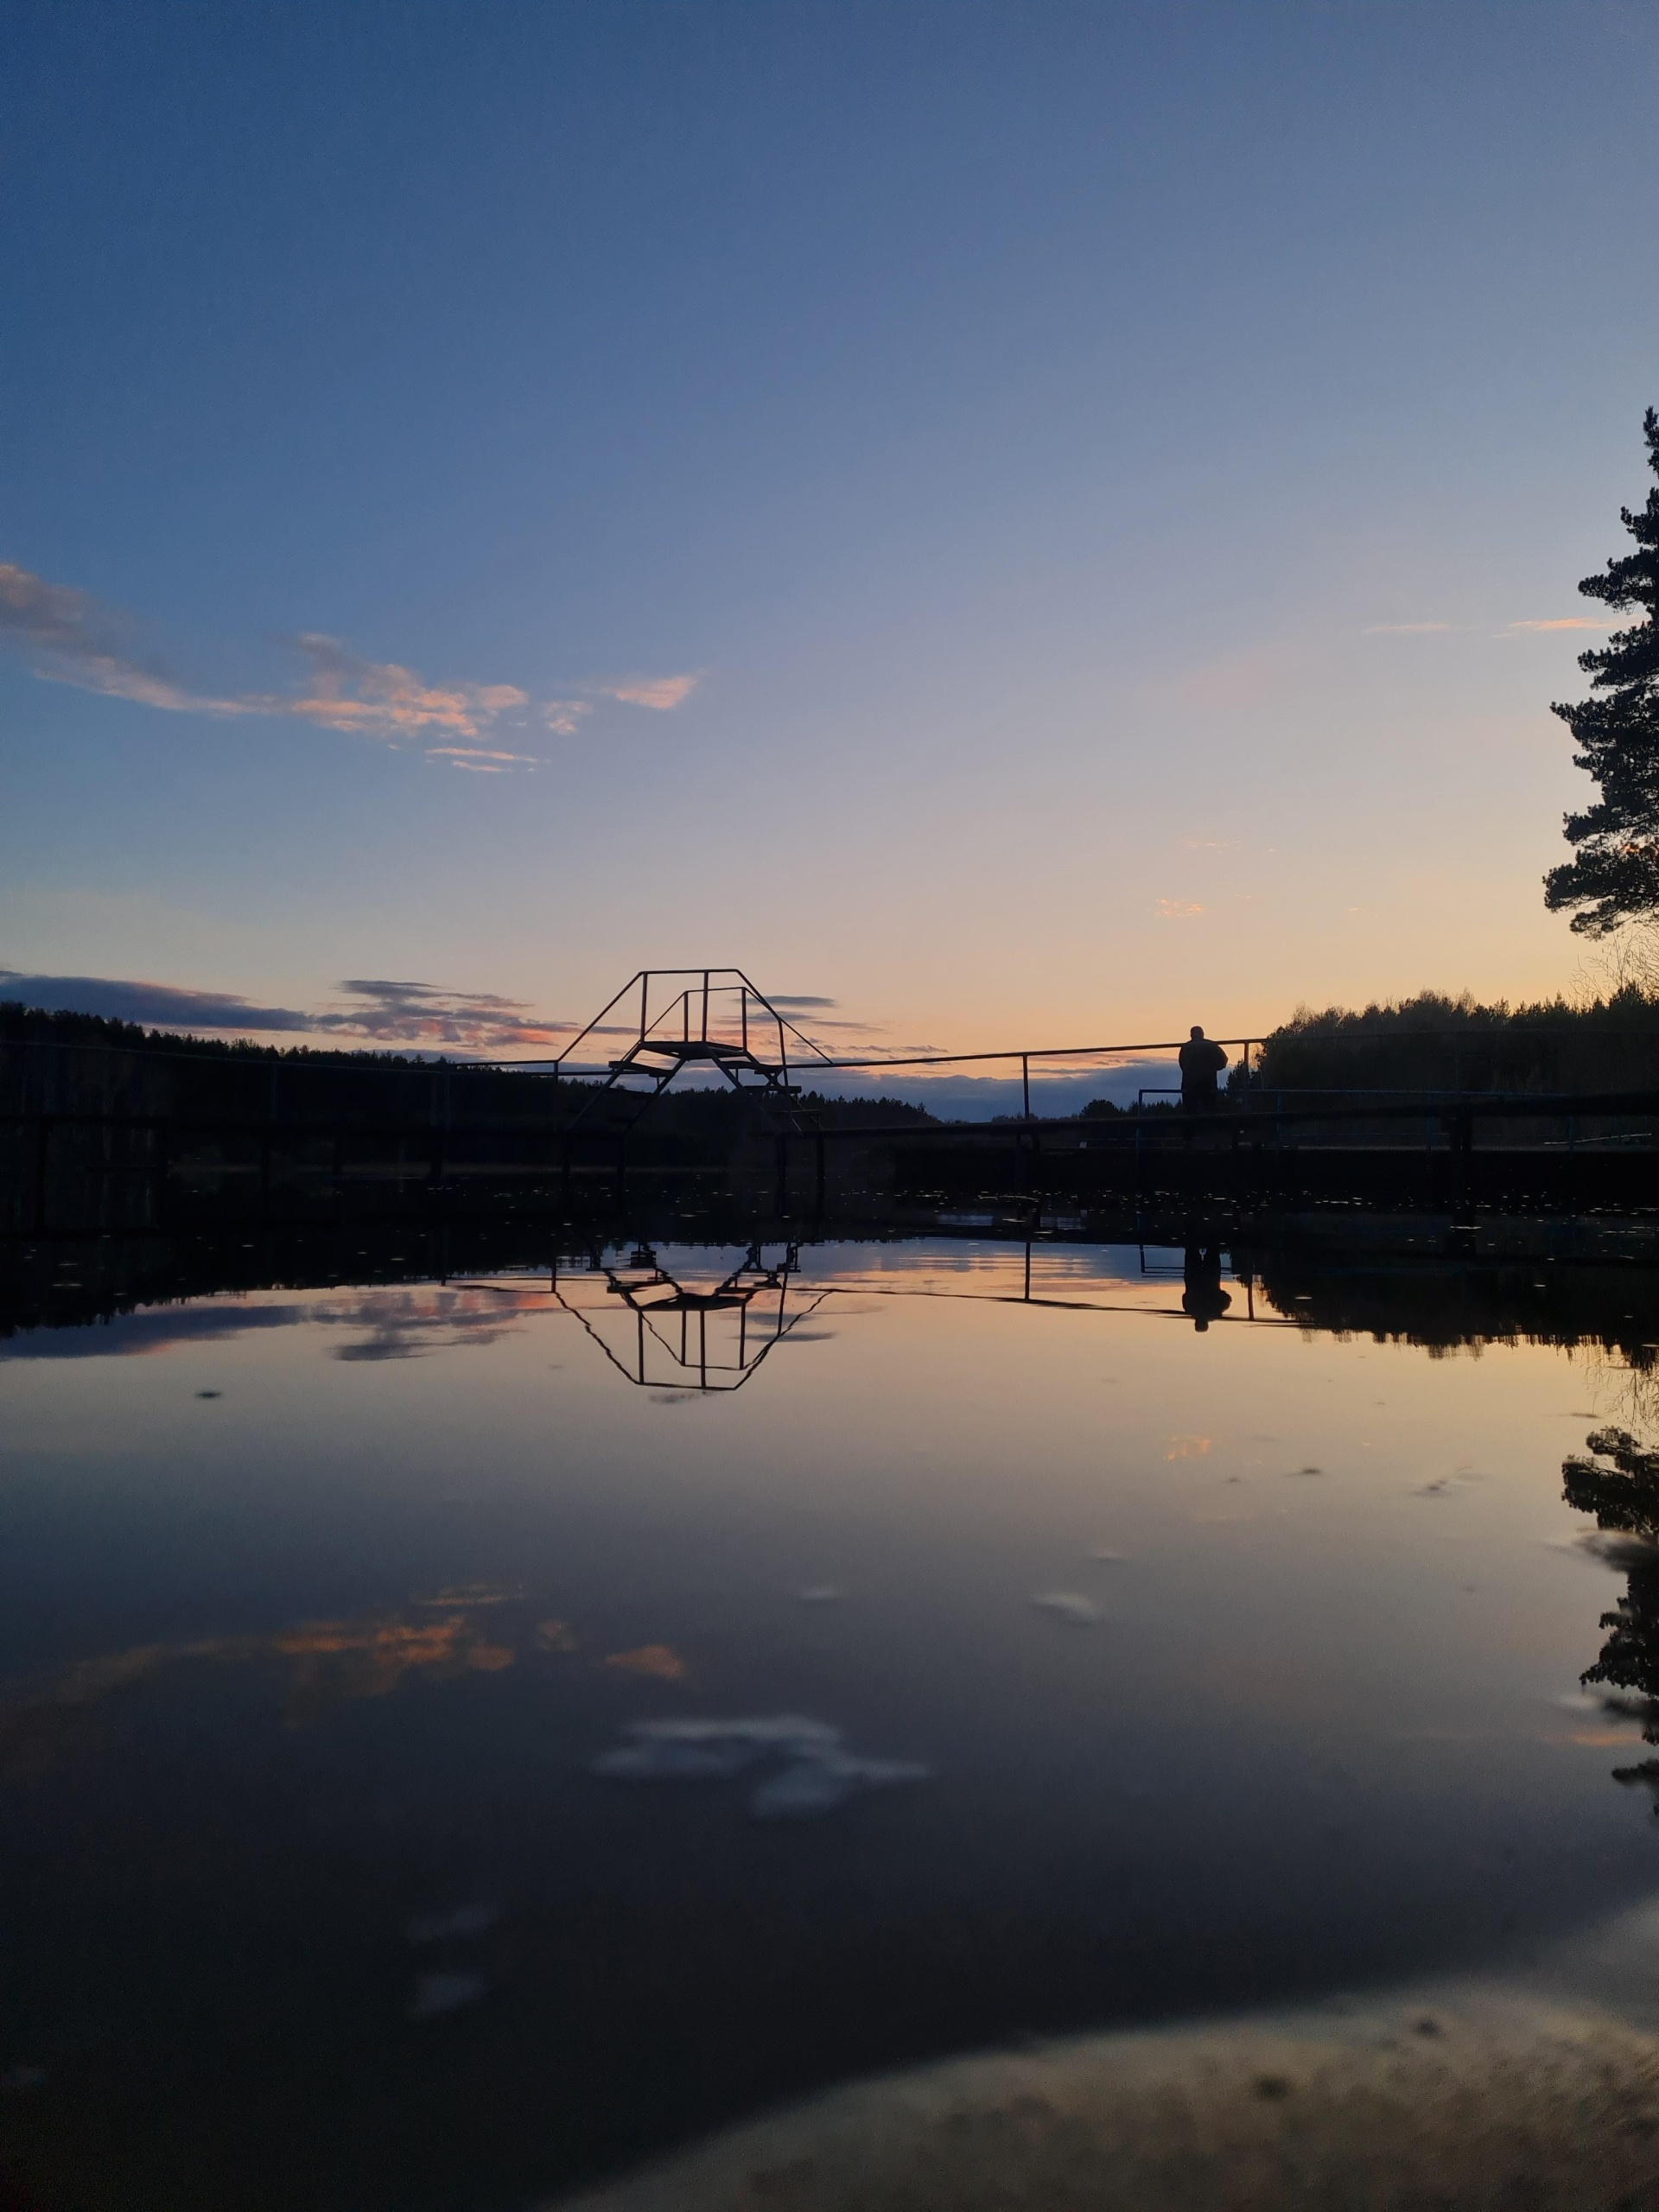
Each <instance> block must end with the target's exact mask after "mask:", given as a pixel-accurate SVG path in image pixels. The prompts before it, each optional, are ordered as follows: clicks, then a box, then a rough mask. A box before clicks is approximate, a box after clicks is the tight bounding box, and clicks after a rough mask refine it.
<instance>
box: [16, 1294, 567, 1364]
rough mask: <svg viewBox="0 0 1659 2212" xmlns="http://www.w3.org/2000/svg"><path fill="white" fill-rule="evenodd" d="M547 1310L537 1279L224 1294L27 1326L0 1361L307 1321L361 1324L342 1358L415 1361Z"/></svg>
mask: <svg viewBox="0 0 1659 2212" xmlns="http://www.w3.org/2000/svg"><path fill="white" fill-rule="evenodd" d="M555 1310H556V1309H555ZM546 1311H548V1295H547V1293H546V1291H545V1289H543V1288H542V1287H539V1286H531V1285H526V1286H524V1287H522V1288H521V1287H518V1286H513V1287H506V1286H504V1285H499V1284H497V1285H491V1286H489V1287H484V1286H480V1285H461V1286H459V1287H457V1286H454V1285H449V1284H443V1283H420V1284H414V1285H407V1284H401V1283H399V1284H388V1285H386V1286H385V1287H383V1288H376V1289H371V1290H366V1291H353V1292H350V1293H348V1294H339V1293H336V1294H329V1295H327V1296H322V1297H319V1298H316V1299H308V1300H306V1301H305V1302H304V1303H303V1304H296V1303H294V1302H291V1301H283V1302H282V1303H277V1302H275V1301H270V1302H266V1301H264V1300H260V1299H258V1298H257V1297H256V1298H246V1297H236V1296H218V1297H214V1298H213V1299H211V1300H201V1301H200V1302H198V1303H193V1304H190V1305H187V1306H160V1307H156V1308H155V1309H153V1310H151V1311H149V1312H145V1313H122V1314H118V1315H116V1316H115V1317H114V1319H111V1320H108V1321H96V1322H92V1323H84V1324H80V1325H77V1326H75V1327H73V1328H68V1329H32V1330H29V1331H27V1332H22V1333H20V1334H19V1335H17V1336H15V1337H10V1338H4V1339H3V1340H0V1359H115V1358H133V1357H142V1356H143V1355H144V1354H147V1353H156V1352H165V1351H171V1350H173V1349H174V1348H175V1346H179V1345H185V1346H188V1345H191V1344H212V1343H216V1342H219V1341H221V1340H222V1339H224V1338H227V1337H237V1336H241V1335H243V1334H245V1332H247V1331H249V1330H253V1329H286V1328H291V1327H293V1326H295V1325H296V1324H299V1323H302V1322H311V1323H314V1324H315V1325H317V1326H318V1327H321V1328H326V1329H353V1330H359V1331H361V1332H364V1333H363V1334H362V1336H361V1338H360V1339H359V1341H358V1342H357V1343H355V1344H340V1345H337V1346H335V1347H334V1357H335V1358H336V1359H350V1360H356V1359H371V1360H372V1359H412V1358H414V1357H417V1356H418V1355H419V1354H420V1353H423V1352H429V1351H450V1350H454V1349H455V1348H456V1347H458V1346H460V1345H463V1344H495V1343H498V1342H499V1340H500V1339H501V1338H504V1337H509V1336H512V1335H514V1334H516V1333H517V1332H518V1326H519V1323H520V1319H521V1317H522V1316H523V1315H524V1314H526V1313H545V1312H546Z"/></svg>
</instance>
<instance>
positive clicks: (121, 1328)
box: [0, 1299, 308, 1359]
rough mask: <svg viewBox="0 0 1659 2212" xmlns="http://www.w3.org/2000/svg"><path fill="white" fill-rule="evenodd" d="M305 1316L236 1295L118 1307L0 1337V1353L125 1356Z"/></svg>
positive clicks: (49, 1356) (45, 1356) (300, 1310)
mask: <svg viewBox="0 0 1659 2212" xmlns="http://www.w3.org/2000/svg"><path fill="white" fill-rule="evenodd" d="M305 1319H308V1309H307V1308H306V1307H305V1306H258V1305H254V1304H252V1303H251V1302H245V1301H243V1300H238V1299H224V1300H214V1301H213V1303H212V1304H211V1305H202V1306H162V1307H161V1308H159V1309H158V1310H156V1312H154V1313H118V1314H117V1315H115V1316H114V1317H113V1319H110V1320H108V1321H95V1322H92V1323H91V1324H86V1325H81V1326H79V1327H76V1328H70V1329H33V1330H30V1331H29V1332H28V1333H27V1334H25V1335H22V1336H16V1337H9V1338H6V1339H5V1340H4V1341H3V1342H0V1359H124V1358H125V1359H130V1358H136V1357H142V1356H143V1355H144V1354H146V1353H149V1352H161V1351H170V1350H171V1349H172V1347H173V1346H174V1345H175V1344H201V1343H204V1342H212V1341H213V1340H214V1339H215V1338H222V1337H239V1336H241V1335H242V1334H243V1332H245V1330H249V1329H285V1328H287V1327H288V1326H289V1324H290V1323H292V1322H295V1321H303V1320H305Z"/></svg>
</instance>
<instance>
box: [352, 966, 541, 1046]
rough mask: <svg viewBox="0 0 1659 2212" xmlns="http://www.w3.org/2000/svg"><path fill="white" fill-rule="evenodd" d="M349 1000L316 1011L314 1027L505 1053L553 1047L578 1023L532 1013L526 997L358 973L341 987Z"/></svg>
mask: <svg viewBox="0 0 1659 2212" xmlns="http://www.w3.org/2000/svg"><path fill="white" fill-rule="evenodd" d="M340 992H341V994H342V995H344V997H345V999H346V1004H345V1006H343V1007H338V1008H336V1009H335V1010H334V1011H331V1012H329V1013H327V1014H317V1015H315V1016H314V1017H313V1018H312V1024H311V1026H312V1027H314V1028H316V1029H320V1030H323V1031H333V1032H334V1033H336V1034H337V1035H340V1036H342V1037H346V1036H351V1037H362V1038H366V1039H372V1040H373V1041H374V1042H376V1043H378V1044H396V1045H420V1046H427V1047H429V1048H431V1047H434V1046H436V1047H445V1046H461V1047H462V1048H463V1049H465V1050H467V1051H468V1052H500V1051H502V1050H504V1049H505V1048H506V1047H508V1046H520V1045H551V1044H556V1043H557V1041H558V1039H560V1038H561V1037H562V1036H564V1035H566V1034H568V1033H569V1031H570V1030H572V1029H573V1028H574V1027H575V1024H574V1023H572V1022H569V1021H550V1020H544V1019H543V1018H542V1017H540V1016H538V1015H536V1014H531V1011H530V1006H529V1001H527V1000H524V999H506V998H501V997H499V996H498V995H496V994H495V993H494V992H493V991H454V990H448V989H446V988H444V987H443V986H442V984H438V983H408V982H388V981H386V980H385V979H380V978H374V977H368V976H352V977H348V978H347V980H346V982H343V983H341V984H340Z"/></svg>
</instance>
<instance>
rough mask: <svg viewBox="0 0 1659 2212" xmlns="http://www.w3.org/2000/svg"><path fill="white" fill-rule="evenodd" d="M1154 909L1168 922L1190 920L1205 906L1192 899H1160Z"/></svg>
mask: <svg viewBox="0 0 1659 2212" xmlns="http://www.w3.org/2000/svg"><path fill="white" fill-rule="evenodd" d="M1154 912H1156V913H1157V914H1159V915H1160V917H1161V918H1162V919H1163V920H1165V921H1166V922H1188V921H1191V920H1192V917H1193V915H1194V914H1201V913H1203V912H1204V908H1203V907H1202V906H1199V905H1198V902H1197V900H1196V899H1160V900H1159V901H1158V904H1157V906H1156V907H1155V908H1154Z"/></svg>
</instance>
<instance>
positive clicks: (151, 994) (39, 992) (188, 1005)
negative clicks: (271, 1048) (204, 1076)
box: [0, 968, 312, 1032]
mask: <svg viewBox="0 0 1659 2212" xmlns="http://www.w3.org/2000/svg"><path fill="white" fill-rule="evenodd" d="M0 999H13V1000H17V1001H21V1002H22V1004H23V1005H24V1006H31V1007H41V1008H43V1009H44V1010H45V1011H46V1012H47V1013H48V1014H103V1015H105V1016H106V1017H107V1018H109V1019H111V1020H116V1021H137V1022H142V1023H143V1024H144V1025H145V1026H146V1027H149V1028H152V1029H235V1030H252V1031H273V1032H274V1031H277V1030H284V1029H290V1030H291V1029H309V1028H310V1027H311V1026H312V1016H311V1015H310V1014H302V1013H300V1012H299V1011H298V1010H297V1009H296V1007H288V1006H259V1005H257V1004H256V1003H255V1002H254V1001H253V1000H251V999H245V998H242V997H239V996H238V995H237V994H236V993H235V992H232V991H190V990H179V989H176V988H175V987H174V986H173V985H172V984H170V983H139V982H116V981H114V980H112V979H111V978H110V977H108V976H31V975H28V974H25V973H24V972H23V971H22V969H16V968H0Z"/></svg>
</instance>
